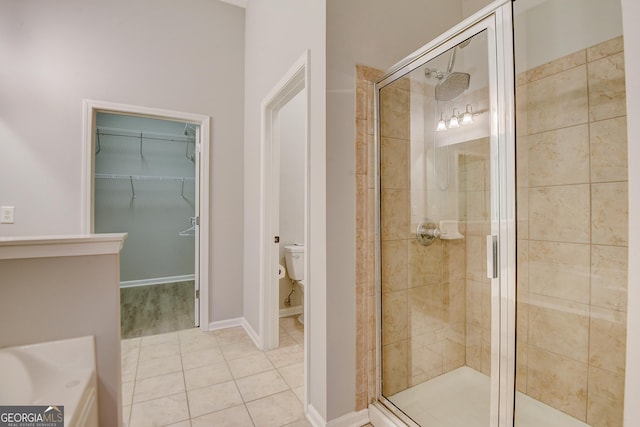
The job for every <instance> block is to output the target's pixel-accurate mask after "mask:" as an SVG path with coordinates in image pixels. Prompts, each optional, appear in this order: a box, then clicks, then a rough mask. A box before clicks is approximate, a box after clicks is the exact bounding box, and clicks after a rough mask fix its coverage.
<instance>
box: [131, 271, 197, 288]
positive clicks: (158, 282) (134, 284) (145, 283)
mask: <svg viewBox="0 0 640 427" xmlns="http://www.w3.org/2000/svg"><path fill="white" fill-rule="evenodd" d="M195 278H196V276H195V274H186V275H183V276H168V277H155V278H153V279H140V280H127V281H124V282H120V287H121V288H135V287H137V286H150V285H164V284H166V283H175V282H187V281H190V280H195Z"/></svg>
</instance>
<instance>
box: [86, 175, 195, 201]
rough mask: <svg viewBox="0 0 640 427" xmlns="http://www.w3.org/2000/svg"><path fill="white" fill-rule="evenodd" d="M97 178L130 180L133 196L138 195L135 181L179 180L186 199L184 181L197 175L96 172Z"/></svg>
mask: <svg viewBox="0 0 640 427" xmlns="http://www.w3.org/2000/svg"><path fill="white" fill-rule="evenodd" d="M95 178H96V179H122V180H127V181H129V184H130V185H131V198H135V197H136V189H135V187H134V185H133V181H177V182H181V183H182V188H181V190H180V195H181V196H182V198H183V199H185V200H186V197H185V196H184V182H185V181H194V180H195V177H193V176H153V175H116V174H108V173H97V174H95Z"/></svg>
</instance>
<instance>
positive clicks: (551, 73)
mask: <svg viewBox="0 0 640 427" xmlns="http://www.w3.org/2000/svg"><path fill="white" fill-rule="evenodd" d="M622 49H623V43H622V38H621V37H620V38H616V39H613V40H610V41H607V42H604V43H601V44H598V45H596V46H593V47H591V48H588V49H586V50H581V51H579V52H576V53H574V54H571V55H568V56H566V57H563V58H560V59H557V60H554V61H552V62H550V63H547V64H544V65H542V66H540V67H537V68H534V69H531V70H528V71H526V72H524V73H521V74H520V75H518V76H517V89H516V103H517V106H516V108H517V112H516V119H517V120H516V121H517V191H518V194H517V206H518V245H517V247H518V271H517V274H518V277H517V283H518V285H517V286H518V310H517V313H518V322H517V324H518V327H517V343H518V344H517V375H516V377H517V378H516V383H517V389H518V390H519V391H521V392H523V393H526V394H528V395H529V396H531V397H533V398H535V399H538V400H540V401H542V402H544V403H546V404H548V405H550V406H552V407H554V408H557V409H559V410H561V411H563V412H566V413H568V414H570V415H571V416H573V417H575V418H577V419H579V420H582V421H585V422H586V423H588V424H589V425H591V426H594V427H599V426H618V425H622V412H623V394H624V372H625V342H626V309H627V299H626V295H627V277H626V271H627V230H628V228H627V222H628V219H627V209H628V207H627V200H628V197H627V150H626V147H627V139H626V111H625V76H624V57H623V50H622Z"/></svg>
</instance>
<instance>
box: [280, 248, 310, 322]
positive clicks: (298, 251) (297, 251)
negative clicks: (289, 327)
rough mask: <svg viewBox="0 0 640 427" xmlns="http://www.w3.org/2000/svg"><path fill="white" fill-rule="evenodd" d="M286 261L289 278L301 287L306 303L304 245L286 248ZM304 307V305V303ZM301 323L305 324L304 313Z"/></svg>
mask: <svg viewBox="0 0 640 427" xmlns="http://www.w3.org/2000/svg"><path fill="white" fill-rule="evenodd" d="M284 260H285V263H286V265H287V272H288V273H289V278H290V279H291V280H293V281H294V282H295V283H297V284H298V285H299V286H300V290H301V291H302V295H303V298H302V300H303V301H304V287H305V283H304V245H302V244H295V245H287V246H285V247H284ZM303 305H304V303H303ZM298 320H299V321H300V323H304V313H303V314H301V315H300V316H298Z"/></svg>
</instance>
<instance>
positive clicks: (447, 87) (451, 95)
mask: <svg viewBox="0 0 640 427" xmlns="http://www.w3.org/2000/svg"><path fill="white" fill-rule="evenodd" d="M470 42H471V39H470V38H468V39H467V40H465V41H463V42H462V43H460V44H458V45H457V46H455V47H454V48H453V49H451V55H449V64H448V65H447V72H446V73H445V75H444V77H443V78H441V79H440V82H439V83H438V84H437V85H436V100H438V101H451V100H452V99H455V98H457V97H458V96H460V95H461V94H462V92H464V91H465V90H467V89H469V80H470V79H471V75H469V74H468V73H460V72H457V71H453V66H454V65H455V63H456V51H457V50H458V49H463V48H465V47H467V46H468V45H469V43H470Z"/></svg>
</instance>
